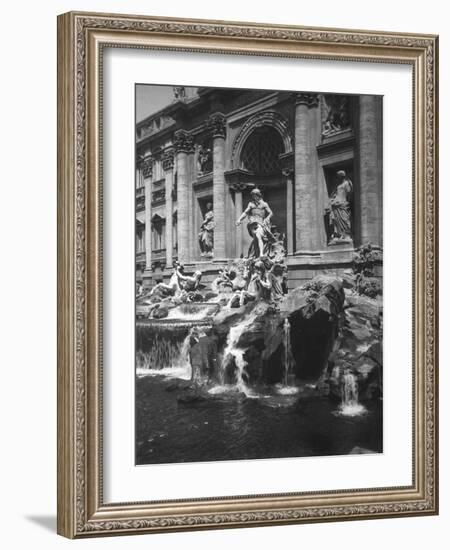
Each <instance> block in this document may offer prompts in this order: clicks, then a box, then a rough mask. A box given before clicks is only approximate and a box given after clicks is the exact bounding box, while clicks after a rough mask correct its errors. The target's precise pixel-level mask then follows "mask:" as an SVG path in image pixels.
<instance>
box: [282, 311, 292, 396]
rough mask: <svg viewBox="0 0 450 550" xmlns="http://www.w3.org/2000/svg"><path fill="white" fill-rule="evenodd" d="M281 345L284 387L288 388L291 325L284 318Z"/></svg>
mask: <svg viewBox="0 0 450 550" xmlns="http://www.w3.org/2000/svg"><path fill="white" fill-rule="evenodd" d="M283 336H284V338H283V343H284V385H285V386H289V370H290V369H289V367H290V355H289V352H290V349H291V323H290V322H289V319H288V318H287V317H286V319H285V320H284V324H283Z"/></svg>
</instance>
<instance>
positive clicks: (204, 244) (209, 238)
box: [198, 202, 214, 256]
mask: <svg viewBox="0 0 450 550" xmlns="http://www.w3.org/2000/svg"><path fill="white" fill-rule="evenodd" d="M198 244H199V246H200V251H201V254H200V255H201V256H212V255H213V248H214V212H213V205H212V203H210V202H209V203H208V204H207V205H206V214H205V217H204V218H203V221H202V224H201V225H200V233H199V234H198Z"/></svg>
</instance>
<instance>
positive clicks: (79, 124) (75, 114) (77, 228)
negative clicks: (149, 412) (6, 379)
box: [58, 13, 438, 538]
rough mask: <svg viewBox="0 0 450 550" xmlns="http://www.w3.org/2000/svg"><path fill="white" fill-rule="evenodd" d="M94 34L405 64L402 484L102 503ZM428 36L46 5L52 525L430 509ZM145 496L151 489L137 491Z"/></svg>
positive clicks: (432, 170) (88, 530)
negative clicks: (50, 24) (407, 366)
mask: <svg viewBox="0 0 450 550" xmlns="http://www.w3.org/2000/svg"><path fill="white" fill-rule="evenodd" d="M104 45H108V46H115V47H133V48H149V49H155V48H156V49H161V48H162V49H171V50H178V51H183V50H184V51H201V52H216V53H237V54H244V53H245V54H252V55H268V56H293V57H306V58H316V59H324V58H325V59H332V60H355V61H367V62H389V63H406V64H409V65H411V66H412V67H413V90H414V100H413V117H414V140H413V142H414V152H413V153H414V157H413V158H414V160H413V162H414V166H413V174H414V176H413V177H414V181H413V189H414V196H413V201H414V219H413V230H414V296H413V303H414V327H413V329H414V330H413V333H414V346H413V359H414V388H413V394H414V403H415V410H414V419H413V424H414V428H413V432H414V434H413V435H414V437H413V446H414V457H413V458H414V460H413V464H414V466H413V484H412V485H411V486H409V487H387V488H383V489H360V490H344V491H324V492H320V493H302V494H293V493H292V494H281V495H275V496H274V495H258V496H249V497H232V498H210V499H201V500H199V499H197V500H191V501H186V500H184V501H171V502H145V503H121V504H111V505H106V504H104V503H103V502H102V467H101V458H102V431H101V426H102V417H101V403H102V401H101V395H102V392H101V384H102V370H101V369H102V332H101V327H102V308H101V303H102V267H101V266H102V247H101V242H102V241H101V239H102V237H101V230H102V226H101V186H102V181H101V171H102V165H101V150H100V144H101V127H100V122H101V120H100V102H99V86H100V85H101V59H102V56H101V52H102V47H103V46H104ZM437 52H438V38H437V37H436V36H432V35H417V34H396V33H386V32H373V31H351V30H339V29H321V28H304V27H294V26H282V25H264V24H255V23H236V22H234V23H231V22H223V21H203V20H191V19H172V18H160V17H141V16H130V15H110V14H94V13H67V14H64V15H61V16H59V18H58V532H59V533H60V534H62V535H64V536H67V537H71V538H75V537H85V536H92V535H97V536H99V535H108V534H109V535H112V534H115V535H117V534H130V533H138V532H140V533H144V532H160V531H181V530H192V529H206V528H219V527H222V528H225V527H243V526H261V525H274V524H287V523H303V522H316V521H337V520H344V519H372V518H379V517H396V516H407V515H408V516H412V515H425V514H436V513H437V511H438V477H437V475H438V469H437V463H438V446H437V427H438V423H437V420H438V418H437V398H438V388H437V352H438V347H437V314H438V310H437V290H438V289H437V286H438V276H437V261H438V260H437V253H438V246H437V238H438V234H437V223H438V217H437V206H438V202H437V199H438V194H437V162H436V159H437V113H438V111H437V109H438V87H437V78H438V59H437ZM150 497H151V495H149V498H150Z"/></svg>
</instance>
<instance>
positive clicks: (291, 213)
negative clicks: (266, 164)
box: [283, 168, 294, 255]
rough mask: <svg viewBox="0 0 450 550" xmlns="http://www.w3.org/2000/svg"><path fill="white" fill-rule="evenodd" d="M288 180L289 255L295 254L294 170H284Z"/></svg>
mask: <svg viewBox="0 0 450 550" xmlns="http://www.w3.org/2000/svg"><path fill="white" fill-rule="evenodd" d="M283 176H284V177H285V178H286V241H287V253H288V254H291V255H292V254H293V253H294V169H293V168H283Z"/></svg>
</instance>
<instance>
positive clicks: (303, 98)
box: [292, 92, 319, 109]
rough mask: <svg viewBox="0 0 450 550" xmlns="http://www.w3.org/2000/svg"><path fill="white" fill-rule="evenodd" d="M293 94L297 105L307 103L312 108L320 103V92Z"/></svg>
mask: <svg viewBox="0 0 450 550" xmlns="http://www.w3.org/2000/svg"><path fill="white" fill-rule="evenodd" d="M292 95H293V97H294V99H295V104H296V105H306V106H307V107H308V108H310V109H311V108H312V107H317V106H318V105H319V94H314V93H310V92H294V93H293V94H292Z"/></svg>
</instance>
